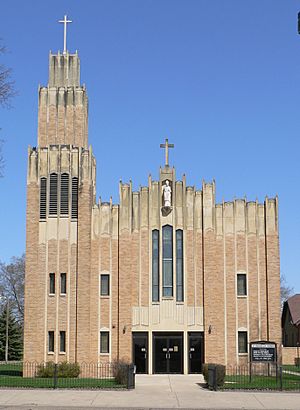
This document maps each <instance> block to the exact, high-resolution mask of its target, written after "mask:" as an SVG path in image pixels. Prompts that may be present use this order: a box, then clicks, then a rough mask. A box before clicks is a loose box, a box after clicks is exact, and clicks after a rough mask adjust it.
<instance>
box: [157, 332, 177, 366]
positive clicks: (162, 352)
mask: <svg viewBox="0 0 300 410" xmlns="http://www.w3.org/2000/svg"><path fill="white" fill-rule="evenodd" d="M153 353H154V357H153V371H154V373H183V335H182V333H168V334H162V333H154V334H153Z"/></svg>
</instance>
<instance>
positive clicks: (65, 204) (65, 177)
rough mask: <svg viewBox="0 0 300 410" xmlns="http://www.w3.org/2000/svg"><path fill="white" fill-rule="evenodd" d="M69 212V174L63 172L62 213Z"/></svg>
mask: <svg viewBox="0 0 300 410" xmlns="http://www.w3.org/2000/svg"><path fill="white" fill-rule="evenodd" d="M68 213H69V174H61V177H60V214H61V215H68Z"/></svg>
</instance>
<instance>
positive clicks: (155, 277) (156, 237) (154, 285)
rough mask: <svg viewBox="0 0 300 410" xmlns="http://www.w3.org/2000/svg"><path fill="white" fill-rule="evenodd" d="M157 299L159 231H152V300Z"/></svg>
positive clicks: (155, 300) (156, 300)
mask: <svg viewBox="0 0 300 410" xmlns="http://www.w3.org/2000/svg"><path fill="white" fill-rule="evenodd" d="M158 301H159V231H158V230H154V231H152V302H158Z"/></svg>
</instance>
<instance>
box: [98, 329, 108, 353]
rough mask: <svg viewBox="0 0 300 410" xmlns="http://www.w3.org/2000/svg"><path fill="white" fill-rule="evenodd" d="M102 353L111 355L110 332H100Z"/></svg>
mask: <svg viewBox="0 0 300 410" xmlns="http://www.w3.org/2000/svg"><path fill="white" fill-rule="evenodd" d="M100 353H109V332H100Z"/></svg>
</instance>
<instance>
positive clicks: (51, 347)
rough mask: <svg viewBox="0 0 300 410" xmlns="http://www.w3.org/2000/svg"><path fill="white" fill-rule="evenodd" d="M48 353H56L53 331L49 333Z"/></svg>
mask: <svg viewBox="0 0 300 410" xmlns="http://www.w3.org/2000/svg"><path fill="white" fill-rule="evenodd" d="M48 352H49V353H54V332H53V330H50V332H48Z"/></svg>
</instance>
